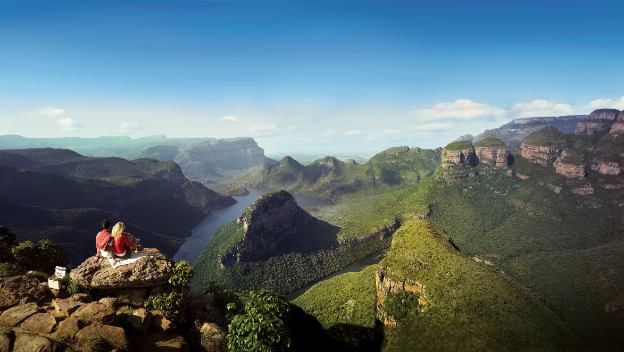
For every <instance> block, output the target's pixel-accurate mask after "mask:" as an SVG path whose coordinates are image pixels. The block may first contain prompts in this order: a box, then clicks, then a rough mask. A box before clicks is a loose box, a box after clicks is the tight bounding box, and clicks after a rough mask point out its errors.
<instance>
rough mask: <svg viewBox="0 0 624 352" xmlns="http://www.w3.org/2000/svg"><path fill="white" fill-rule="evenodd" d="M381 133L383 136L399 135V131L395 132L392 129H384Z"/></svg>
mask: <svg viewBox="0 0 624 352" xmlns="http://www.w3.org/2000/svg"><path fill="white" fill-rule="evenodd" d="M383 132H384V133H385V134H401V131H399V130H395V129H393V128H386V129H385V130H383Z"/></svg>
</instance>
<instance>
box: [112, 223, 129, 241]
mask: <svg viewBox="0 0 624 352" xmlns="http://www.w3.org/2000/svg"><path fill="white" fill-rule="evenodd" d="M125 229H126V225H124V223H123V222H118V223H116V224H115V226H113V231H112V232H111V235H112V236H113V238H117V237H119V236H121V234H122V233H123V232H124V230H125Z"/></svg>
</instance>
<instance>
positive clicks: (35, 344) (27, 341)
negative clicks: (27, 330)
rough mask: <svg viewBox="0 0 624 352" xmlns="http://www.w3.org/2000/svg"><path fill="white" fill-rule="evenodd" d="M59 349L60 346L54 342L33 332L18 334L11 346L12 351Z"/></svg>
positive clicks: (42, 351)
mask: <svg viewBox="0 0 624 352" xmlns="http://www.w3.org/2000/svg"><path fill="white" fill-rule="evenodd" d="M61 350H62V348H61V346H60V345H59V344H57V343H56V342H54V341H51V340H49V339H47V338H45V337H43V336H39V335H35V334H22V335H20V336H19V337H18V338H17V339H16V340H15V345H14V346H13V352H57V351H61Z"/></svg>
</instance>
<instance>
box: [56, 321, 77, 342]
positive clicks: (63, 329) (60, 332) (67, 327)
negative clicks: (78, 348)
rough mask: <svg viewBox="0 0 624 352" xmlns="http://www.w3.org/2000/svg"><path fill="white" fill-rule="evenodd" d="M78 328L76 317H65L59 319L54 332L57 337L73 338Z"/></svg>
mask: <svg viewBox="0 0 624 352" xmlns="http://www.w3.org/2000/svg"><path fill="white" fill-rule="evenodd" d="M79 330H80V321H79V320H78V319H76V318H72V317H70V318H67V319H65V320H63V321H61V322H60V323H59V324H58V327H57V328H56V331H55V332H54V335H55V336H57V337H58V338H65V339H73V338H74V336H76V333H77V332H78V331H79Z"/></svg>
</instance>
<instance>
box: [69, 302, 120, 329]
mask: <svg viewBox="0 0 624 352" xmlns="http://www.w3.org/2000/svg"><path fill="white" fill-rule="evenodd" d="M71 316H72V317H74V318H76V319H79V320H83V321H88V322H92V323H103V324H108V323H111V322H112V321H113V319H114V318H115V311H114V310H113V309H112V308H111V307H108V306H105V305H103V304H102V303H100V302H91V303H87V304H85V305H82V306H80V308H78V309H77V310H76V311H75V312H74V314H72V315H71Z"/></svg>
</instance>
